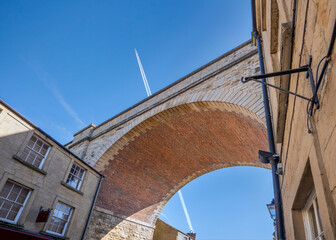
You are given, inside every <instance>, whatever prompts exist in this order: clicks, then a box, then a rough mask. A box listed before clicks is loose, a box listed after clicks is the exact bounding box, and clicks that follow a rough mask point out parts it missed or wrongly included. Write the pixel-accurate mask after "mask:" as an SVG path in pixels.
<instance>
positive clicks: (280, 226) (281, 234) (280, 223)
mask: <svg viewBox="0 0 336 240" xmlns="http://www.w3.org/2000/svg"><path fill="white" fill-rule="evenodd" d="M255 10H256V9H255V0H251V11H252V24H253V25H252V30H253V36H254V38H255V39H256V40H257V44H258V53H259V64H260V74H264V73H265V68H264V58H263V53H262V45H261V37H260V35H259V34H258V30H257V26H256V11H255ZM261 81H262V82H265V83H266V80H265V79H264V78H263V79H261ZM261 87H262V92H263V99H264V109H265V119H266V126H267V136H268V143H269V149H270V152H271V153H275V144H274V136H273V126H272V118H271V113H270V106H269V98H268V92H267V86H266V85H265V84H262V85H261ZM271 165H272V178H273V191H274V200H275V210H276V228H277V229H276V230H277V231H276V234H277V239H278V240H284V239H286V238H285V226H284V220H283V211H282V199H281V190H280V183H279V175H278V174H277V168H278V167H277V165H276V164H271Z"/></svg>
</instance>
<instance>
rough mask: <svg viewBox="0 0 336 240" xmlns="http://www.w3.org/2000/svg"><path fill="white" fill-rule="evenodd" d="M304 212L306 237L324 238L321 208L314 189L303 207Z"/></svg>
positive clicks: (312, 239) (309, 238)
mask: <svg viewBox="0 0 336 240" xmlns="http://www.w3.org/2000/svg"><path fill="white" fill-rule="evenodd" d="M302 214H303V220H304V227H305V234H306V239H308V240H324V239H325V238H324V232H323V230H322V225H321V216H320V210H319V206H318V203H317V198H316V194H315V190H314V189H313V191H312V193H311V194H310V196H309V198H308V200H307V203H306V205H305V207H304V209H303V212H302Z"/></svg>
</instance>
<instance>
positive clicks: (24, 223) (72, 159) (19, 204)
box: [0, 101, 102, 239]
mask: <svg viewBox="0 0 336 240" xmlns="http://www.w3.org/2000/svg"><path fill="white" fill-rule="evenodd" d="M0 166H1V167H0V236H1V237H0V238H1V239H81V238H82V235H83V234H84V232H85V229H86V225H87V222H88V218H89V215H90V212H91V211H90V210H91V208H92V207H93V202H94V199H95V195H96V191H97V188H98V186H99V183H100V180H101V178H102V175H101V174H100V173H99V172H98V171H96V170H95V169H94V168H92V167H91V166H89V165H88V164H86V163H85V162H84V161H82V160H81V159H80V158H78V157H77V156H76V155H74V154H73V153H71V152H70V151H69V150H67V149H66V148H64V147H63V146H62V145H61V144H59V143H58V142H56V141H55V140H54V139H53V138H51V137H50V136H48V135H47V134H46V133H45V132H43V131H42V130H40V129H39V128H37V127H36V126H35V125H33V124H32V123H31V122H29V121H28V120H27V119H25V118H24V117H22V116H21V115H20V114H18V113H17V112H16V111H15V110H14V109H12V108H11V107H10V106H8V105H7V104H5V103H4V102H2V101H1V102H0Z"/></svg>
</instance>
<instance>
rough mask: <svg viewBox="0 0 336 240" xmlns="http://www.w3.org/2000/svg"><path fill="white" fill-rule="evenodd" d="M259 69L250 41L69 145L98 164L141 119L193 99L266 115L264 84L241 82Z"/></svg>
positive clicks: (89, 131) (81, 135)
mask: <svg viewBox="0 0 336 240" xmlns="http://www.w3.org/2000/svg"><path fill="white" fill-rule="evenodd" d="M257 73H259V63H258V56H257V49H256V47H255V46H253V45H252V43H251V41H249V42H246V43H244V44H242V45H241V46H239V47H237V48H235V49H233V50H232V51H230V52H228V53H226V54H224V55H222V56H220V57H219V58H217V59H215V60H213V61H212V62H210V63H209V64H206V65H205V66H203V67H201V68H199V69H197V70H195V71H194V72H192V73H190V74H189V75H187V76H185V77H184V78H182V79H180V80H178V81H176V82H175V83H173V84H171V85H170V86H168V87H166V88H165V89H163V90H161V91H159V92H157V93H155V94H153V95H152V96H150V97H149V98H147V99H145V100H144V101H142V102H140V103H138V104H136V105H134V106H133V107H131V108H129V109H127V110H125V111H124V112H122V113H120V114H118V115H116V116H115V117H113V118H111V119H109V120H107V121H105V122H104V123H102V124H100V125H98V126H93V125H92V126H89V127H88V128H85V129H83V130H82V131H80V132H78V133H77V134H75V136H74V139H73V141H72V142H70V143H69V144H67V147H68V148H69V149H71V151H73V152H74V153H76V154H77V155H79V156H82V157H84V159H85V161H87V162H88V163H89V164H91V165H92V166H95V164H96V163H97V161H98V160H99V159H100V157H101V156H102V155H103V154H104V153H105V152H106V151H107V150H108V148H110V147H111V146H112V145H113V144H114V143H115V142H117V141H118V140H119V139H120V138H121V137H122V136H124V135H125V134H126V133H127V132H129V131H130V130H131V129H132V128H134V127H135V126H137V125H138V124H139V123H141V122H143V121H144V120H146V119H148V118H150V117H152V116H154V115H155V114H157V113H159V112H162V111H164V110H167V109H169V108H173V107H175V106H178V105H183V104H186V103H192V102H206V101H218V102H227V103H233V104H236V105H239V106H242V107H244V108H246V109H248V110H250V111H252V112H254V113H255V114H256V115H257V116H258V117H260V118H261V119H263V118H264V109H263V103H262V93H261V88H260V85H259V84H258V83H250V84H248V85H247V84H245V85H244V84H242V83H241V82H240V79H241V77H242V76H247V75H253V74H257Z"/></svg>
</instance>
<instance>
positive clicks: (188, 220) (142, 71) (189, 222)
mask: <svg viewBox="0 0 336 240" xmlns="http://www.w3.org/2000/svg"><path fill="white" fill-rule="evenodd" d="M134 51H135V56H136V58H137V60H138V65H139V68H140V72H141V76H142V80H143V82H144V85H145V88H146V92H147V96H148V97H149V96H150V95H152V92H151V90H150V88H149V85H148V82H147V78H146V74H145V71H144V70H143V67H142V64H141V60H140V57H139V54H138V52H137V50H136V49H135V48H134ZM178 194H179V196H180V200H181V204H182V207H183V211H184V215H185V216H186V218H187V222H188V225H189V228H190V232H192V233H193V232H194V229H193V227H192V225H191V221H190V217H189V214H188V211H187V207H186V205H185V203H184V199H183V196H182V192H181V190H179V191H178Z"/></svg>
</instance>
